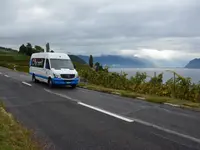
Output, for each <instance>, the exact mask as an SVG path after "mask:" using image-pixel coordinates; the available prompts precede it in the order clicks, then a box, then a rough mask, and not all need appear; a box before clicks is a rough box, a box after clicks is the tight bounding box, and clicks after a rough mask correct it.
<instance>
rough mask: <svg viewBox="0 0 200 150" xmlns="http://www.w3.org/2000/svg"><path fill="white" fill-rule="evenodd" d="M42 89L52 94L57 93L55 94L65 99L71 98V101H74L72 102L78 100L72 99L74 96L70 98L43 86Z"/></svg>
mask: <svg viewBox="0 0 200 150" xmlns="http://www.w3.org/2000/svg"><path fill="white" fill-rule="evenodd" d="M44 90H45V91H46V92H48V93H51V94H54V95H57V96H60V97H63V98H66V99H68V100H71V101H74V102H77V103H78V102H79V100H77V99H74V98H71V97H69V96H67V95H63V94H60V93H56V92H53V91H51V90H48V89H45V88H44Z"/></svg>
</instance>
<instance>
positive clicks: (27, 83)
mask: <svg viewBox="0 0 200 150" xmlns="http://www.w3.org/2000/svg"><path fill="white" fill-rule="evenodd" d="M22 83H23V84H25V85H28V86H32V85H31V84H29V83H26V82H22Z"/></svg>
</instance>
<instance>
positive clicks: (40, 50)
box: [35, 45, 44, 52]
mask: <svg viewBox="0 0 200 150" xmlns="http://www.w3.org/2000/svg"><path fill="white" fill-rule="evenodd" d="M35 51H36V52H44V49H43V48H42V47H41V46H38V45H35Z"/></svg>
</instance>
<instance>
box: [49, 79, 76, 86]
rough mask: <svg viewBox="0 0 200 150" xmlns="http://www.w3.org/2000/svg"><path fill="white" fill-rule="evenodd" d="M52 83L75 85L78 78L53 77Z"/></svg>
mask: <svg viewBox="0 0 200 150" xmlns="http://www.w3.org/2000/svg"><path fill="white" fill-rule="evenodd" d="M52 81H53V84H55V85H77V84H78V83H79V78H75V79H71V80H65V79H62V78H53V79H52Z"/></svg>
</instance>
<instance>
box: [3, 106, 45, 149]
mask: <svg viewBox="0 0 200 150" xmlns="http://www.w3.org/2000/svg"><path fill="white" fill-rule="evenodd" d="M41 149H42V148H41V147H40V146H39V144H38V143H37V142H35V141H34V140H33V139H32V134H31V132H30V131H29V130H27V129H26V128H24V127H23V126H22V125H20V124H19V123H18V122H16V121H15V120H14V118H13V117H12V115H11V114H9V113H7V112H6V111H5V109H4V107H3V106H2V103H1V104H0V150H41Z"/></svg>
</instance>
